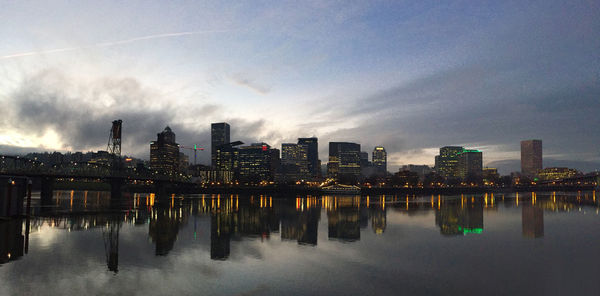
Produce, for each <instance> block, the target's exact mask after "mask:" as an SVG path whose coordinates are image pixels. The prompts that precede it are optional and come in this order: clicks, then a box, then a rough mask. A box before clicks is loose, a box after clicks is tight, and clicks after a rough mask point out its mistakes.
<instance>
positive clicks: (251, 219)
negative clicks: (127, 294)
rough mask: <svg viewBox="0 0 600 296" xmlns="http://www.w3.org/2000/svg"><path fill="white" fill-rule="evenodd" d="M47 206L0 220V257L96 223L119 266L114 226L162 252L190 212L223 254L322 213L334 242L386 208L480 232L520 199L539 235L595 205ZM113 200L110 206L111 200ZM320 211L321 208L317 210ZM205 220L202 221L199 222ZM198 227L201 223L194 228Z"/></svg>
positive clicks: (247, 201)
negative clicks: (556, 216) (554, 215)
mask: <svg viewBox="0 0 600 296" xmlns="http://www.w3.org/2000/svg"><path fill="white" fill-rule="evenodd" d="M55 194H56V202H55V204H54V205H52V206H50V207H46V206H40V205H36V206H34V207H33V211H32V214H33V216H32V218H31V220H29V219H12V220H9V221H0V238H2V239H0V263H7V262H9V261H12V260H15V259H17V258H20V257H22V256H23V255H24V254H25V253H27V245H28V235H29V230H30V229H31V230H32V232H36V231H39V230H40V229H41V226H44V225H45V226H48V227H51V228H56V229H64V230H68V231H87V230H92V229H97V228H101V233H102V242H103V243H104V250H105V255H106V264H107V268H108V270H110V271H112V272H115V273H117V272H118V271H119V234H120V232H121V229H122V227H123V225H124V223H125V224H131V225H137V226H143V225H146V224H147V225H148V226H147V227H148V231H147V233H148V238H149V240H150V241H151V243H152V244H153V245H154V255H155V256H167V255H169V253H170V252H172V250H173V249H174V248H176V245H177V240H178V235H179V233H180V232H181V231H182V229H184V228H185V227H187V226H188V225H189V224H190V223H191V220H193V227H194V231H193V233H194V238H196V235H197V232H198V229H197V227H198V219H200V220H202V219H203V218H206V219H208V220H204V221H210V258H211V259H213V260H227V259H228V258H229V257H230V256H231V251H232V248H231V244H232V241H233V242H238V241H241V240H244V239H245V238H248V239H255V240H260V241H268V240H270V239H271V238H272V236H273V235H274V234H276V235H278V236H279V237H280V240H281V241H283V242H288V241H295V242H296V243H297V244H299V245H308V246H315V247H316V246H317V245H318V244H319V242H318V240H319V225H320V221H321V219H322V218H323V217H326V220H327V222H326V224H327V228H326V231H327V232H326V233H327V238H328V239H329V240H333V241H340V242H346V243H350V242H355V241H359V240H361V231H362V230H363V229H366V228H368V227H369V224H370V227H371V230H372V232H373V233H374V234H376V235H385V232H386V228H387V224H388V213H387V211H388V210H392V211H394V212H399V213H406V214H408V216H409V217H410V216H411V215H414V214H418V213H431V214H432V215H433V217H434V221H432V223H434V225H435V226H436V227H437V228H439V233H440V234H441V235H443V236H462V235H467V234H480V233H482V232H483V231H484V213H485V212H486V211H498V205H503V206H504V207H505V208H511V207H521V220H522V221H521V222H522V234H523V237H526V238H541V237H543V236H544V212H545V211H546V212H558V211H565V212H569V211H575V210H581V209H582V207H585V208H587V209H593V210H594V211H595V212H596V214H597V213H598V208H599V202H598V201H597V200H596V198H595V197H596V196H595V192H590V193H581V192H580V193H576V194H557V193H547V194H539V195H538V194H536V193H531V194H523V193H521V194H514V195H513V194H509V195H504V194H496V196H494V194H485V195H480V196H452V197H442V196H431V197H417V196H406V197H399V196H377V197H370V196H368V197H360V196H337V197H336V196H324V197H314V196H306V197H300V196H299V197H296V198H292V199H289V198H288V199H273V198H272V197H270V196H238V195H226V196H221V195H195V196H175V195H170V196H168V197H166V198H165V197H162V198H161V202H158V200H157V197H156V196H155V195H154V194H123V195H122V196H121V198H120V199H117V200H115V199H111V196H110V193H106V192H87V191H57V192H56V193H55ZM115 204H117V208H115ZM323 214H326V215H323ZM202 225H206V224H202ZM200 231H202V230H200Z"/></svg>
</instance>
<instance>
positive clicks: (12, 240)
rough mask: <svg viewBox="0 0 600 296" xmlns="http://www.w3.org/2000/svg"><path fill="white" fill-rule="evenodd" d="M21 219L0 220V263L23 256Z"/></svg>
mask: <svg viewBox="0 0 600 296" xmlns="http://www.w3.org/2000/svg"><path fill="white" fill-rule="evenodd" d="M22 231H23V222H22V220H21V219H12V220H9V221H0V264H2V263H6V262H9V261H12V260H16V259H18V258H20V257H22V256H23V254H24V250H25V237H24V236H23V232H22Z"/></svg>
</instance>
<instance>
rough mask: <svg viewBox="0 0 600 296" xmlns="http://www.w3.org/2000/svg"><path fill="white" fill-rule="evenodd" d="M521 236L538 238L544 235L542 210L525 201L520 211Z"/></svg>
mask: <svg viewBox="0 0 600 296" xmlns="http://www.w3.org/2000/svg"><path fill="white" fill-rule="evenodd" d="M522 223H523V236H524V237H529V238H538V237H542V236H544V210H543V209H542V208H540V207H537V206H534V205H530V204H528V203H525V204H524V205H523V212H522Z"/></svg>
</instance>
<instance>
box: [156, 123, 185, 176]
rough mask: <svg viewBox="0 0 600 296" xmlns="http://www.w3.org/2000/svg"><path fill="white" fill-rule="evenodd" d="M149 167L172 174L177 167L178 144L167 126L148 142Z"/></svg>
mask: <svg viewBox="0 0 600 296" xmlns="http://www.w3.org/2000/svg"><path fill="white" fill-rule="evenodd" d="M150 168H151V169H152V170H154V171H157V172H159V173H163V174H174V173H176V172H177V170H178V169H179V145H178V144H177V143H176V142H175V133H173V131H172V130H171V128H170V127H168V126H167V127H165V129H164V130H163V131H162V132H161V133H159V134H157V139H156V141H153V142H151V143H150Z"/></svg>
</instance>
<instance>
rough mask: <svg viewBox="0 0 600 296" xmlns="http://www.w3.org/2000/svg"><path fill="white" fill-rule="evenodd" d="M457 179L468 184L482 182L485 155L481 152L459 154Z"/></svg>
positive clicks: (470, 151) (471, 151)
mask: <svg viewBox="0 0 600 296" xmlns="http://www.w3.org/2000/svg"><path fill="white" fill-rule="evenodd" d="M456 172H457V177H458V178H460V179H462V180H464V181H467V182H475V183H479V182H481V180H482V178H483V155H482V153H481V151H479V150H466V149H465V150H463V151H462V152H461V153H459V154H458V164H457V167H456Z"/></svg>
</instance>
